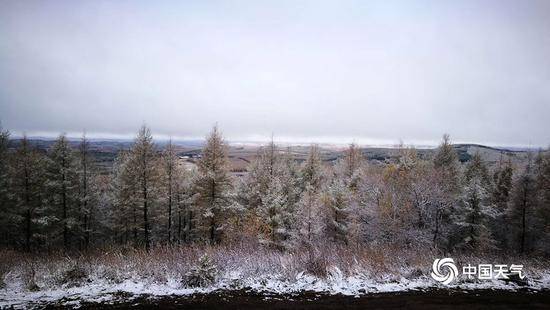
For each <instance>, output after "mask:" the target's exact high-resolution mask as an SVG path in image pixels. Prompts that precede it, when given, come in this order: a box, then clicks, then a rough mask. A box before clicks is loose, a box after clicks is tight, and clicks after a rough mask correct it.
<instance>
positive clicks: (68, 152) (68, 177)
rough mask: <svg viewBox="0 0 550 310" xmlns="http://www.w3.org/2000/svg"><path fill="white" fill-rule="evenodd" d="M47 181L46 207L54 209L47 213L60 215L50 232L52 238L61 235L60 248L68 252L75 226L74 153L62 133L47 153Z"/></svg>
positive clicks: (76, 192) (76, 182) (76, 177)
mask: <svg viewBox="0 0 550 310" xmlns="http://www.w3.org/2000/svg"><path fill="white" fill-rule="evenodd" d="M47 179H48V182H47V189H48V193H49V195H50V197H49V204H50V207H53V208H55V209H54V210H47V211H46V212H47V213H51V214H58V216H59V217H58V221H55V222H54V223H51V224H52V227H51V229H52V231H51V233H52V236H53V237H54V239H55V237H56V236H58V235H59V234H61V235H62V241H63V248H64V249H65V250H68V249H69V247H70V245H71V239H72V235H73V231H72V230H73V229H74V228H75V227H76V225H77V208H76V206H77V205H78V176H77V173H76V161H75V157H74V154H73V150H72V149H71V147H70V145H69V141H68V140H67V138H66V136H65V135H64V134H62V135H60V136H59V138H58V139H57V140H56V142H55V143H54V145H53V146H52V147H51V149H50V150H49V152H48V164H47ZM56 222H57V223H56ZM58 225H59V226H58ZM59 232H60V233H59Z"/></svg>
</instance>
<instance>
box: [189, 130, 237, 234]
mask: <svg viewBox="0 0 550 310" xmlns="http://www.w3.org/2000/svg"><path fill="white" fill-rule="evenodd" d="M194 187H195V190H194V191H195V193H196V200H195V203H196V206H197V208H198V209H199V210H200V212H201V216H202V220H203V228H204V231H205V235H206V238H207V240H208V241H209V242H210V243H211V244H217V243H219V242H220V241H221V240H222V234H223V229H224V224H225V220H226V218H227V217H228V216H229V214H228V211H229V210H228V207H229V206H230V205H231V201H230V195H229V190H230V188H231V179H230V176H229V171H228V160H227V150H226V146H225V142H224V141H223V138H222V135H221V133H220V132H219V130H218V127H217V126H214V129H213V130H212V132H211V133H210V135H209V136H208V138H207V139H206V145H205V146H204V148H203V150H202V157H201V158H200V160H199V162H198V175H197V178H196V180H195V184H194Z"/></svg>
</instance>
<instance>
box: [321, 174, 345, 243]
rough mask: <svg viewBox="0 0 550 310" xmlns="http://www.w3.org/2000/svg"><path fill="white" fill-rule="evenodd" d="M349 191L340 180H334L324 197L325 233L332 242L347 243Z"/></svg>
mask: <svg viewBox="0 0 550 310" xmlns="http://www.w3.org/2000/svg"><path fill="white" fill-rule="evenodd" d="M349 195H350V193H349V189H348V188H347V187H346V186H345V185H344V182H343V181H342V180H341V179H334V180H333V181H332V183H331V184H330V185H329V187H328V191H327V193H326V195H325V197H324V204H325V208H326V209H327V210H326V215H325V216H326V219H325V233H326V235H327V236H328V238H329V239H330V240H332V241H334V242H340V243H345V244H347V243H348V233H349V232H348V230H349V223H348V221H349V219H348V217H349V210H348V204H349Z"/></svg>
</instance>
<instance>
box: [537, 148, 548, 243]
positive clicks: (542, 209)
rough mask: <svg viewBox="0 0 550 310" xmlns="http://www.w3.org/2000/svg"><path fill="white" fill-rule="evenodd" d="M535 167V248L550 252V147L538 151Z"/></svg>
mask: <svg viewBox="0 0 550 310" xmlns="http://www.w3.org/2000/svg"><path fill="white" fill-rule="evenodd" d="M536 167H537V169H536V170H537V171H536V186H537V207H536V209H537V211H536V213H537V218H538V220H537V224H536V229H537V235H538V238H537V248H538V249H540V251H541V252H542V253H545V254H550V149H547V150H546V151H544V152H542V151H541V152H539V155H538V157H537V162H536Z"/></svg>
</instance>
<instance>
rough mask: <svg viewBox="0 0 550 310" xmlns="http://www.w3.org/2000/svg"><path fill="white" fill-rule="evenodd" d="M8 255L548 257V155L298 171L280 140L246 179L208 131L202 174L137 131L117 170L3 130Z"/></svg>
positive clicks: (83, 152) (348, 158) (356, 161)
mask: <svg viewBox="0 0 550 310" xmlns="http://www.w3.org/2000/svg"><path fill="white" fill-rule="evenodd" d="M0 133H1V134H0V232H1V235H2V238H1V240H0V245H1V246H2V247H4V248H8V247H9V248H16V249H20V250H25V251H43V250H58V249H63V250H66V251H86V250H89V249H95V248H102V247H105V246H127V247H135V248H144V249H145V250H147V251H149V249H150V248H151V247H152V246H159V245H173V246H175V245H182V244H212V245H216V244H222V243H223V244H231V243H232V242H259V243H260V244H262V245H264V246H266V247H269V248H273V249H276V250H280V251H292V250H297V249H303V248H310V247H313V246H319V245H322V244H323V243H325V242H331V243H337V244H341V245H342V246H349V247H361V246H376V245H395V246H397V247H402V248H417V249H432V248H433V249H437V250H440V251H442V252H445V253H449V252H453V251H472V252H475V253H485V252H500V253H509V252H515V253H520V254H526V253H529V254H540V255H548V254H550V153H549V152H543V151H540V152H538V153H537V154H531V153H529V155H528V157H527V159H526V160H524V161H521V162H519V163H518V162H512V160H511V159H510V158H509V157H508V158H506V157H505V156H503V158H502V159H501V160H500V161H498V162H497V163H496V164H492V165H489V164H488V163H486V162H485V161H484V160H483V158H482V156H481V155H480V154H479V153H477V154H475V155H474V156H473V157H472V158H471V159H470V160H469V161H468V162H467V163H465V164H463V163H461V162H460V161H459V160H458V156H457V153H456V151H455V149H454V148H453V146H452V144H451V142H450V139H449V136H448V135H445V136H444V137H443V139H442V141H441V144H440V145H439V147H438V148H437V150H435V152H434V155H433V156H431V157H429V158H425V157H420V156H419V155H418V153H417V152H416V150H415V149H414V148H405V147H400V148H399V149H398V152H399V156H397V157H396V158H395V159H392V160H386V161H385V162H373V163H369V162H367V160H366V159H365V157H364V156H363V153H362V151H361V149H360V148H358V147H357V146H356V145H354V144H352V145H350V146H349V147H348V148H347V149H346V150H345V151H344V152H343V154H342V156H340V157H339V158H338V159H337V160H336V161H335V162H333V163H332V162H330V163H329V162H326V161H323V160H322V156H321V150H320V149H319V147H318V146H316V145H312V146H311V147H310V149H309V154H308V155H307V158H306V159H305V160H304V161H303V162H298V161H297V160H295V158H294V157H293V156H292V150H291V149H287V150H284V149H282V148H279V147H277V146H276V145H275V143H274V142H273V141H272V142H271V143H269V144H268V145H266V146H263V147H261V148H260V149H259V150H258V153H257V156H255V158H254V160H253V161H252V162H251V163H250V164H249V167H248V169H247V173H246V174H245V175H244V176H242V177H236V176H232V175H231V173H230V167H229V162H228V156H227V145H226V143H225V141H224V139H223V137H222V135H221V133H220V131H219V130H218V128H217V127H214V128H213V130H212V132H211V133H210V134H209V136H208V137H207V139H206V143H205V145H204V147H203V149H202V153H201V157H200V158H199V159H198V161H197V163H196V166H194V167H188V166H185V165H183V164H182V161H181V160H180V159H179V157H178V155H177V153H176V149H175V147H174V145H173V144H172V142H169V143H167V144H166V146H164V147H163V148H160V147H158V146H156V145H155V144H154V142H153V138H152V135H151V131H150V129H149V128H147V127H146V126H143V127H142V128H141V129H140V130H139V132H138V134H137V136H136V138H135V141H134V143H133V145H132V147H131V148H130V149H128V150H123V151H121V152H119V154H118V155H117V157H116V159H115V162H114V164H113V167H112V170H110V171H108V172H105V171H102V170H100V169H99V168H98V165H97V162H96V160H95V158H94V156H93V155H92V154H91V151H90V144H89V141H88V140H87V139H86V138H85V137H83V138H82V140H81V141H80V143H79V146H78V147H77V148H72V147H71V146H70V144H69V141H68V140H67V138H66V136H65V135H60V136H59V138H58V139H57V140H56V141H55V143H54V144H53V145H52V146H51V147H50V148H49V149H48V150H47V151H41V150H39V149H37V148H36V147H35V146H33V145H31V143H30V142H29V141H28V139H27V138H26V137H23V138H22V139H21V141H20V143H19V144H18V145H17V146H16V148H15V150H11V149H9V148H8V143H9V141H10V133H9V132H8V131H6V130H1V129H0Z"/></svg>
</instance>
